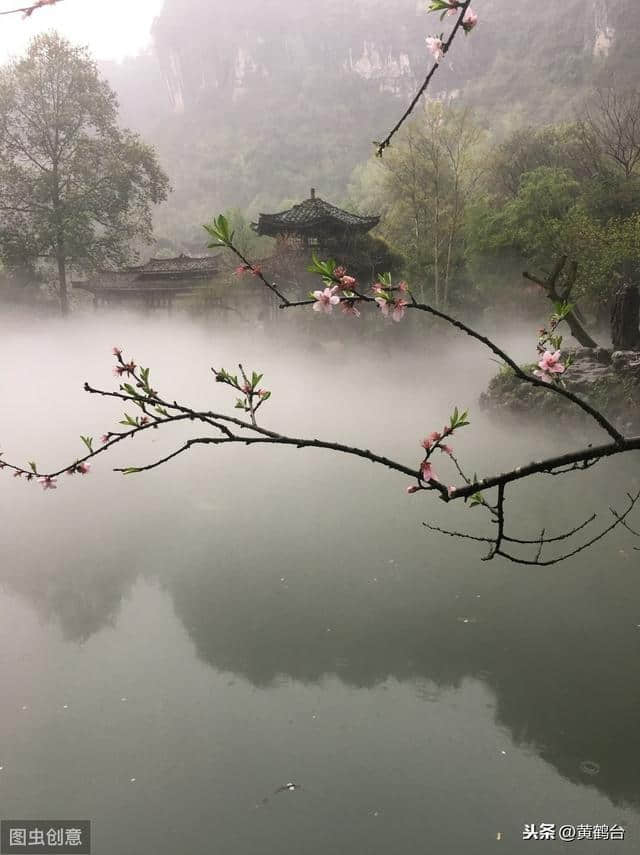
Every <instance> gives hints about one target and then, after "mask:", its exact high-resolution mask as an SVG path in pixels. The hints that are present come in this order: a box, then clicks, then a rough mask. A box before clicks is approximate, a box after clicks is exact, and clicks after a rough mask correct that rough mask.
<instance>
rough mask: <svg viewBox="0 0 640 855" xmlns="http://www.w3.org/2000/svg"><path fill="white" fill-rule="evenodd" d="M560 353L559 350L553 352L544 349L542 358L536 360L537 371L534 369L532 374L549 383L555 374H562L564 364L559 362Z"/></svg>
mask: <svg viewBox="0 0 640 855" xmlns="http://www.w3.org/2000/svg"><path fill="white" fill-rule="evenodd" d="M561 356H562V354H561V353H560V351H559V350H556V351H555V352H553V351H551V350H545V352H544V353H543V354H542V359H541V360H540V362H538V367H539V369H540V370H539V371H534V372H533V373H534V375H535V376H536V377H539V378H540V380H542V381H543V382H544V383H551V382H552V381H553V379H554V375H555V374H563V373H564V371H565V368H566V367H565V366H564V365H563V364H562V362H560V359H561Z"/></svg>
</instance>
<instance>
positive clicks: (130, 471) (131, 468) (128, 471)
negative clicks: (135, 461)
mask: <svg viewBox="0 0 640 855" xmlns="http://www.w3.org/2000/svg"><path fill="white" fill-rule="evenodd" d="M141 471H142V470H141V469H140V468H139V467H138V466H128V467H127V468H126V469H122V470H121V472H122V474H123V475H133V473H134V472H141Z"/></svg>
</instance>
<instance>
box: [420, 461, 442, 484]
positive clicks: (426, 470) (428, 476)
mask: <svg viewBox="0 0 640 855" xmlns="http://www.w3.org/2000/svg"><path fill="white" fill-rule="evenodd" d="M420 471H421V473H422V479H423V480H424V481H437V480H438V479H437V478H436V475H435V472H434V471H433V467H432V466H431V464H430V463H429V462H428V461H426V460H425V462H424V463H423V464H422V467H421V469H420Z"/></svg>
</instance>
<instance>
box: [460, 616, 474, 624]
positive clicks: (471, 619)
mask: <svg viewBox="0 0 640 855" xmlns="http://www.w3.org/2000/svg"><path fill="white" fill-rule="evenodd" d="M457 620H458V621H459V622H460V623H477V622H478V621H477V620H476V619H475V618H474V617H459V618H457Z"/></svg>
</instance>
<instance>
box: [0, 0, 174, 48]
mask: <svg viewBox="0 0 640 855" xmlns="http://www.w3.org/2000/svg"><path fill="white" fill-rule="evenodd" d="M29 2H31V0H16V1H15V2H14V0H0V11H4V10H5V9H15V8H20V7H21V6H27V5H28V4H29ZM162 4H163V0H62V2H60V3H57V4H56V5H54V6H50V7H45V8H43V9H38V10H36V11H35V12H34V13H33V15H32V16H31V17H30V18H27V19H23V17H22V15H6V16H2V17H0V62H4V61H6V59H7V58H8V57H9V56H12V55H14V56H15V55H20V54H21V53H23V52H24V48H25V46H26V45H27V43H28V42H29V40H30V39H31V38H32V37H33V36H34V35H35V34H36V33H40V32H44V31H46V30H50V29H56V30H58V31H59V32H60V33H62V34H63V35H64V36H66V38H68V39H69V40H71V41H73V42H77V43H80V44H86V45H88V46H89V48H90V50H91V51H92V53H93V54H94V56H95V58H96V59H122V58H123V57H125V56H127V55H130V54H135V53H140V51H142V50H144V49H145V48H146V47H147V46H148V45H149V31H150V29H151V24H152V22H153V19H154V18H155V17H156V15H158V13H159V12H160V9H161V7H162Z"/></svg>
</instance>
